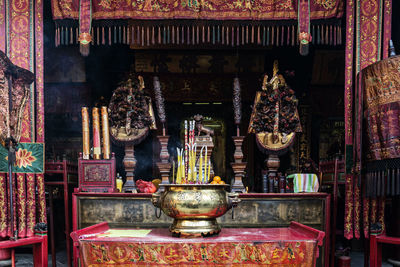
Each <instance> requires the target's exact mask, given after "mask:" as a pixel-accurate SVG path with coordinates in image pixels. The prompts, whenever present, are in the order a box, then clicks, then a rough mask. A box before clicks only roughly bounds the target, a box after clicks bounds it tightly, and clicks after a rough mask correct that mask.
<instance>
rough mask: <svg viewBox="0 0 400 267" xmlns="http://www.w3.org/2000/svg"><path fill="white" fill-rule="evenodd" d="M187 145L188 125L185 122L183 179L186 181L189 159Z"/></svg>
mask: <svg viewBox="0 0 400 267" xmlns="http://www.w3.org/2000/svg"><path fill="white" fill-rule="evenodd" d="M188 146H189V143H188V124H187V120H185V172H184V174H185V175H184V176H185V177H184V179H187V175H188V163H189V161H188V159H189V147H188Z"/></svg>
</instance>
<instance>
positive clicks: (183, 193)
mask: <svg viewBox="0 0 400 267" xmlns="http://www.w3.org/2000/svg"><path fill="white" fill-rule="evenodd" d="M228 186H229V185H220V184H169V185H162V187H163V188H164V191H162V192H157V193H154V194H153V196H152V203H153V205H154V206H155V207H157V208H160V209H161V210H162V211H163V212H164V213H165V214H166V215H167V216H169V217H172V218H174V222H173V223H172V225H171V226H170V227H169V230H170V231H171V233H172V234H173V235H174V236H208V235H214V234H218V233H219V232H220V231H221V227H220V226H219V225H218V223H217V220H216V218H217V217H220V216H222V215H224V214H225V213H226V212H227V211H228V210H229V209H231V208H233V207H235V206H237V204H238V203H239V202H240V199H239V194H238V193H229V192H227V191H226V190H225V189H226V188H227V187H228Z"/></svg>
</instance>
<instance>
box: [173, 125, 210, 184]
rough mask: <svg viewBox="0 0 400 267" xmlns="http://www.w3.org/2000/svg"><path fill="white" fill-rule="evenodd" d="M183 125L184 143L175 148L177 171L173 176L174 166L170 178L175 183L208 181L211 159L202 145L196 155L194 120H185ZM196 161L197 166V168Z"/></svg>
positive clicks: (201, 182) (202, 182)
mask: <svg viewBox="0 0 400 267" xmlns="http://www.w3.org/2000/svg"><path fill="white" fill-rule="evenodd" d="M184 127H185V129H184V130H185V131H184V134H185V136H184V140H185V145H184V148H181V149H179V148H177V164H176V166H177V171H176V177H175V167H174V170H173V177H172V180H173V181H175V182H176V183H177V184H204V183H208V181H209V180H210V172H211V159H210V158H208V157H207V147H206V146H203V147H202V148H201V150H200V155H199V156H198V157H197V145H196V143H195V142H194V128H195V122H194V121H189V122H188V121H186V120H185V123H184ZM204 148H205V149H204ZM203 151H204V154H203ZM198 161H199V168H198V169H197V167H196V165H197V162H198ZM203 163H204V165H203ZM174 166H175V164H174Z"/></svg>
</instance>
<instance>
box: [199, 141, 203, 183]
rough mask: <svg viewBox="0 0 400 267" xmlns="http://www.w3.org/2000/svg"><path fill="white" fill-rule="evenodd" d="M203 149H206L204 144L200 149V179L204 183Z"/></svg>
mask: <svg viewBox="0 0 400 267" xmlns="http://www.w3.org/2000/svg"><path fill="white" fill-rule="evenodd" d="M203 149H204V146H203V147H202V148H201V149H200V159H199V160H200V162H199V179H200V181H201V183H203V184H204V175H203Z"/></svg>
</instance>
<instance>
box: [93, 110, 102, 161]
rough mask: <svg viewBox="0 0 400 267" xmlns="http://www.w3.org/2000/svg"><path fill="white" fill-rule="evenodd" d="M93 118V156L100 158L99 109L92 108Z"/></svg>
mask: <svg viewBox="0 0 400 267" xmlns="http://www.w3.org/2000/svg"><path fill="white" fill-rule="evenodd" d="M92 119H93V158H94V159H100V154H101V149H100V118H99V109H98V108H93V110H92Z"/></svg>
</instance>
